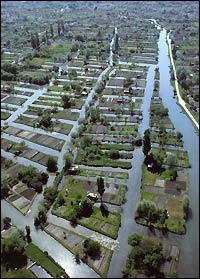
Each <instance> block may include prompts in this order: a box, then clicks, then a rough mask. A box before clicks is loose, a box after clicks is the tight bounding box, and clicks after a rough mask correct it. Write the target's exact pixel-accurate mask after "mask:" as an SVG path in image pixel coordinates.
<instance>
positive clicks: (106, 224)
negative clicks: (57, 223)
mask: <svg viewBox="0 0 200 279" xmlns="http://www.w3.org/2000/svg"><path fill="white" fill-rule="evenodd" d="M82 183H83V182H82V181H78V180H76V181H75V180H73V179H72V178H69V179H68V182H67V184H66V187H64V188H63V189H62V190H61V192H60V193H59V194H58V198H57V200H56V203H55V204H54V207H53V210H52V213H53V214H55V215H57V216H60V217H63V218H65V219H67V220H70V221H72V222H77V223H78V224H82V225H83V226H86V227H88V228H90V229H92V230H95V231H97V232H100V233H103V234H105V235H108V236H110V237H112V238H117V234H118V230H119V225H120V214H119V213H111V212H106V213H105V212H103V211H101V209H100V208H97V207H94V206H93V205H92V203H91V202H90V201H89V200H88V199H86V195H87V191H86V190H85V189H84V188H83V187H82ZM95 192H97V191H95Z"/></svg>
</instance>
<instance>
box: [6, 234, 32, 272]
mask: <svg viewBox="0 0 200 279" xmlns="http://www.w3.org/2000/svg"><path fill="white" fill-rule="evenodd" d="M1 244H2V245H1V256H2V261H3V262H4V263H6V264H7V265H8V266H9V267H12V268H13V267H21V266H24V265H25V264H26V260H27V256H26V255H25V244H26V242H25V241H24V240H23V239H22V238H21V236H20V233H19V231H17V232H14V233H12V234H11V235H10V236H8V237H6V238H4V239H2V242H1Z"/></svg>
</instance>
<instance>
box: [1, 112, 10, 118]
mask: <svg viewBox="0 0 200 279" xmlns="http://www.w3.org/2000/svg"><path fill="white" fill-rule="evenodd" d="M10 116H11V113H10V112H8V111H1V119H2V120H6V119H8V117H10Z"/></svg>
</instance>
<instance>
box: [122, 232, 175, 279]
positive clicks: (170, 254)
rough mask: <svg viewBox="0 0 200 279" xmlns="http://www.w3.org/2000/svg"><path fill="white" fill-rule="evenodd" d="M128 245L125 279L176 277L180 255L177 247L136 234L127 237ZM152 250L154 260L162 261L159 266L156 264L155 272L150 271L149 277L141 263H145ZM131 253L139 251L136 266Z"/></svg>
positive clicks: (146, 269)
mask: <svg viewBox="0 0 200 279" xmlns="http://www.w3.org/2000/svg"><path fill="white" fill-rule="evenodd" d="M134 239H138V240H139V241H134ZM131 240H132V241H131ZM128 243H129V244H130V246H131V250H130V252H129V255H128V257H127V260H126V264H125V266H124V271H123V273H125V274H126V277H127V278H148V277H152V278H154V277H156V276H157V274H158V273H160V274H163V276H164V277H167V278H168V277H169V278H171V277H174V276H176V272H177V268H178V260H179V255H180V250H179V248H178V247H177V246H175V245H174V244H171V243H169V242H167V241H163V240H158V239H156V238H154V237H147V236H142V235H141V234H137V233H135V234H132V235H130V236H129V241H128ZM152 250H154V251H156V252H155V253H154V256H155V258H159V259H162V260H161V262H160V264H158V266H157V270H156V271H152V272H151V275H150V274H149V271H148V268H147V266H145V265H146V264H145V263H143V262H145V260H144V259H145V258H146V257H147V258H148V256H150V255H151V253H152V252H151V251H152ZM133 251H141V255H142V256H141V260H140V261H139V262H138V264H137V265H134V262H135V260H136V256H135V253H133ZM147 271H148V273H147Z"/></svg>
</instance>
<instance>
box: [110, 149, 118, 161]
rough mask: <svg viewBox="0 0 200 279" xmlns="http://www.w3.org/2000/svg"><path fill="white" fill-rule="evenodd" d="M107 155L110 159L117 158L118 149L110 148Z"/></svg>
mask: <svg viewBox="0 0 200 279" xmlns="http://www.w3.org/2000/svg"><path fill="white" fill-rule="evenodd" d="M109 157H110V158H111V159H119V158H120V153H119V151H118V150H111V151H110V152H109Z"/></svg>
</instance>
